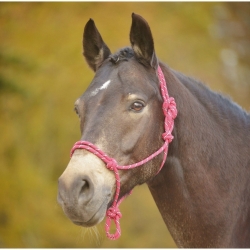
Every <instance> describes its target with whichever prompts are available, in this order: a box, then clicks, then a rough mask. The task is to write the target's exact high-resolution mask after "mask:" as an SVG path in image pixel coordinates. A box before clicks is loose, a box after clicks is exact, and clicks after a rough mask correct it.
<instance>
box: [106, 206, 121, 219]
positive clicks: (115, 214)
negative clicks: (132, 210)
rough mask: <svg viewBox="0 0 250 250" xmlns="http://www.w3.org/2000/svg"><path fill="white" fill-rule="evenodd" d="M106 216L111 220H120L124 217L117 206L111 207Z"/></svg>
mask: <svg viewBox="0 0 250 250" xmlns="http://www.w3.org/2000/svg"><path fill="white" fill-rule="evenodd" d="M106 214H107V216H108V217H109V218H110V219H111V220H119V219H120V218H121V217H122V213H121V212H120V210H119V208H118V207H117V206H112V207H110V208H109V209H108V210H107V213H106Z"/></svg>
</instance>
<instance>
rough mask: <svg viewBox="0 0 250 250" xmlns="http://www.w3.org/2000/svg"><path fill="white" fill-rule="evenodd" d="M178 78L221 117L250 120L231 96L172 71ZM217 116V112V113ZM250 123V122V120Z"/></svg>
mask: <svg viewBox="0 0 250 250" xmlns="http://www.w3.org/2000/svg"><path fill="white" fill-rule="evenodd" d="M172 71H173V72H174V74H175V75H176V77H177V78H178V79H179V80H180V81H181V82H182V84H183V85H184V86H185V87H186V88H187V89H189V91H191V92H192V93H193V95H194V96H195V97H196V98H197V99H198V100H199V102H200V103H203V105H205V106H207V107H209V109H210V110H213V111H215V106H216V109H217V112H218V111H219V113H220V114H218V116H219V115H222V114H223V115H226V116H232V117H233V116H234V117H237V118H238V119H242V118H243V119H244V118H247V119H250V115H249V113H247V111H246V110H244V109H243V108H242V107H241V106H239V105H238V104H237V103H235V102H234V101H233V100H232V99H231V97H230V96H229V95H225V94H224V93H223V94H222V93H219V92H215V91H212V90H211V89H210V88H209V87H208V86H207V85H206V84H204V83H203V82H201V81H199V80H197V79H195V78H193V77H189V76H186V75H184V74H182V73H180V72H178V71H175V70H173V69H172ZM215 114H216V112H215ZM249 122H250V120H249Z"/></svg>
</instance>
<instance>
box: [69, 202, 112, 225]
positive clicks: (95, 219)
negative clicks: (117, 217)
mask: <svg viewBox="0 0 250 250" xmlns="http://www.w3.org/2000/svg"><path fill="white" fill-rule="evenodd" d="M106 210H107V204H103V205H102V206H101V207H100V208H99V209H98V210H97V212H96V213H94V215H93V216H92V217H91V218H90V219H89V220H87V221H82V220H72V222H73V223H74V224H76V225H78V226H82V227H93V226H95V225H97V224H99V223H100V222H101V221H102V220H103V219H104V217H105V215H106Z"/></svg>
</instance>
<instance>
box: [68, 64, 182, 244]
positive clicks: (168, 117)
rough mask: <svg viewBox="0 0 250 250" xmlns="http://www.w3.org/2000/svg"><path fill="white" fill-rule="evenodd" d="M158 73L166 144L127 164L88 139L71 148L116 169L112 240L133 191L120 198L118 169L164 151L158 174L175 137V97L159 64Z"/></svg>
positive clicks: (109, 216)
mask: <svg viewBox="0 0 250 250" xmlns="http://www.w3.org/2000/svg"><path fill="white" fill-rule="evenodd" d="M157 73H158V78H159V81H160V88H161V94H162V97H163V105H162V109H163V113H164V116H165V121H164V133H163V134H162V138H163V140H164V144H163V146H162V147H161V148H160V149H158V150H157V151H156V152H154V153H153V154H152V155H150V156H149V157H147V158H146V159H144V160H142V161H140V162H137V163H134V164H131V165H125V166H120V165H118V164H117V162H116V160H115V159H114V158H110V157H109V156H107V155H106V154H105V153H104V152H103V151H101V150H100V149H99V148H97V147H96V146H95V145H94V144H92V143H90V142H88V141H78V142H76V143H75V144H74V146H73V148H72V149H71V157H72V155H73V153H74V151H75V150H76V149H85V150H87V151H89V152H91V153H93V154H94V155H96V156H97V157H99V158H100V159H101V160H102V161H103V162H105V163H106V167H107V169H109V170H110V171H114V174H115V179H116V192H115V196H114V202H113V204H112V206H111V207H110V208H109V209H108V210H107V212H106V217H107V218H106V224H105V231H106V235H107V237H108V238H109V239H111V240H116V239H118V238H119V237H120V236H121V228H120V223H119V220H120V218H121V217H122V214H121V212H120V210H119V205H120V204H121V202H122V201H123V200H124V199H125V198H126V197H127V196H128V195H129V194H131V191H130V193H128V194H127V195H125V196H123V197H122V198H121V199H120V200H118V197H119V194H120V176H119V173H118V170H126V169H131V168H136V167H139V166H141V165H143V164H145V163H147V162H148V161H150V160H152V159H153V158H154V157H156V156H157V155H159V154H160V153H162V152H163V153H164V155H163V161H162V164H161V166H160V168H159V170H158V172H157V174H158V173H159V172H160V170H161V169H162V167H163V165H164V163H165V161H166V158H167V153H168V145H169V143H170V142H171V141H172V140H173V138H174V137H173V136H172V134H171V133H172V131H173V128H174V119H175V117H176V116H177V109H176V103H175V100H174V98H173V97H169V95H168V91H167V86H166V81H165V77H164V75H163V73H162V70H161V68H160V66H158V70H157ZM111 220H114V223H115V225H116V232H115V233H114V234H111V233H109V231H110V225H111Z"/></svg>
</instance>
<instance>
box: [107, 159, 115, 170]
mask: <svg viewBox="0 0 250 250" xmlns="http://www.w3.org/2000/svg"><path fill="white" fill-rule="evenodd" d="M116 166H117V162H116V160H115V159H110V160H109V161H108V163H107V169H109V170H111V171H114V169H115V167H116Z"/></svg>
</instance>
